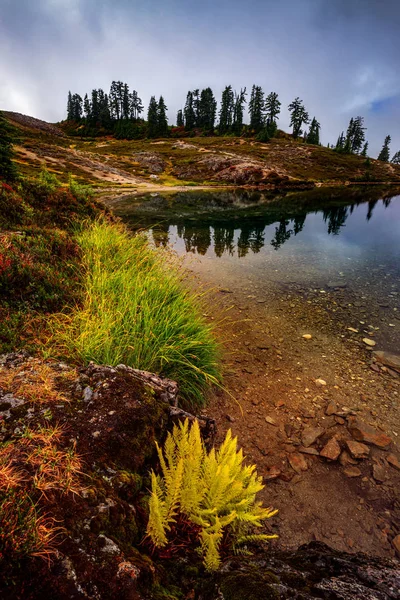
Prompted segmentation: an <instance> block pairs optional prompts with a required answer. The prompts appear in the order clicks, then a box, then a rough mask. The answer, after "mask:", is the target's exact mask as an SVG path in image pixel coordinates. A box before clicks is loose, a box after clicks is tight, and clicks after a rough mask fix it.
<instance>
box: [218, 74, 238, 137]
mask: <svg viewBox="0 0 400 600" xmlns="http://www.w3.org/2000/svg"><path fill="white" fill-rule="evenodd" d="M234 102H235V98H234V95H233V90H232V86H231V85H227V86H226V88H225V89H224V91H223V92H222V98H221V108H220V111H219V123H218V131H219V133H220V134H224V133H229V132H230V131H231V127H232V120H233V112H234V108H235V107H234Z"/></svg>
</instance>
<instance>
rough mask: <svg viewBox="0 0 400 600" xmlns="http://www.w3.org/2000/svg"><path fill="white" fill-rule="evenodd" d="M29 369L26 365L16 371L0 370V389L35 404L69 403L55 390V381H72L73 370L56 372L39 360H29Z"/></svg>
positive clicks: (73, 376)
mask: <svg viewBox="0 0 400 600" xmlns="http://www.w3.org/2000/svg"><path fill="white" fill-rule="evenodd" d="M29 365H30V366H29V369H27V366H26V364H25V365H24V366H23V367H18V368H16V369H5V368H3V369H0V387H1V388H2V389H3V390H4V391H5V392H6V393H12V394H14V396H18V397H23V398H25V399H26V401H27V402H34V403H35V404H51V403H57V402H69V399H68V398H67V397H66V396H65V395H64V394H63V393H62V392H61V391H59V390H58V389H57V382H56V380H58V381H59V380H60V379H62V380H63V381H65V382H66V383H68V382H72V381H74V379H76V377H77V374H76V371H75V370H69V371H67V372H61V373H59V372H56V371H54V369H53V368H52V367H51V365H50V364H48V363H44V362H42V361H40V360H39V359H31V361H30V363H29Z"/></svg>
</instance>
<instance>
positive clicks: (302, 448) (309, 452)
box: [298, 446, 319, 456]
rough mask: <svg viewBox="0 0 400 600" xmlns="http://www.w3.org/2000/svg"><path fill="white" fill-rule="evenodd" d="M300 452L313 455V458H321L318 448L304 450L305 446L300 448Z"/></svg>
mask: <svg viewBox="0 0 400 600" xmlns="http://www.w3.org/2000/svg"><path fill="white" fill-rule="evenodd" d="M298 450H299V452H301V453H302V454H311V455H312V456H319V452H318V450H317V449H316V448H304V446H300V447H299V448H298Z"/></svg>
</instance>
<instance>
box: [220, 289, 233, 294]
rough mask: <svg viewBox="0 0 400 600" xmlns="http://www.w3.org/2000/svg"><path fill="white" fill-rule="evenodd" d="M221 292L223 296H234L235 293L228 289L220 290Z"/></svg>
mask: <svg viewBox="0 0 400 600" xmlns="http://www.w3.org/2000/svg"><path fill="white" fill-rule="evenodd" d="M219 291H220V292H221V293H222V294H233V291H232V290H229V289H228V288H220V289H219Z"/></svg>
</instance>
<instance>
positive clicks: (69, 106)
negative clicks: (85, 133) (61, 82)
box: [67, 92, 74, 121]
mask: <svg viewBox="0 0 400 600" xmlns="http://www.w3.org/2000/svg"><path fill="white" fill-rule="evenodd" d="M73 118H74V116H73V109H72V94H71V92H68V101H67V121H72V120H73Z"/></svg>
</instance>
